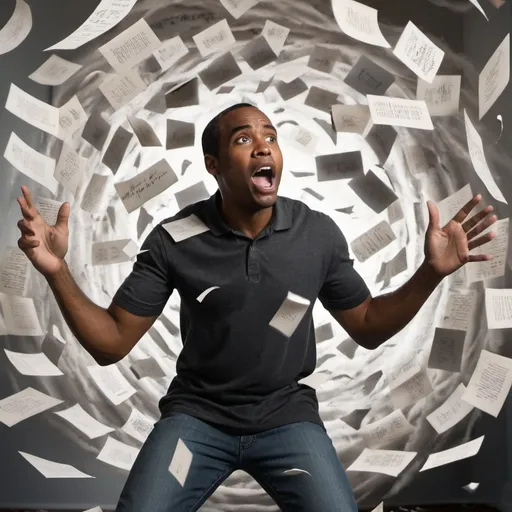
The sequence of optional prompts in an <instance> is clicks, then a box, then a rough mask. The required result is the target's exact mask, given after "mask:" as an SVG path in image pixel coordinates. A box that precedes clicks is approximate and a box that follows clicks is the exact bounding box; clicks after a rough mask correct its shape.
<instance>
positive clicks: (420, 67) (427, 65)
mask: <svg viewBox="0 0 512 512" xmlns="http://www.w3.org/2000/svg"><path fill="white" fill-rule="evenodd" d="M393 53H394V54H395V56H396V57H397V58H398V59H399V60H401V61H402V62H403V63H404V64H405V65H406V66H407V67H408V68H409V69H410V70H411V71H413V72H414V73H416V74H417V75H418V76H419V77H420V78H421V79H422V80H425V82H428V83H431V82H432V81H433V80H434V77H435V76H436V74H437V72H438V70H439V68H440V66H441V63H442V62H443V59H444V51H443V50H441V48H439V47H438V46H436V45H435V44H434V43H433V42H432V41H431V40H430V39H429V38H428V37H427V36H426V35H425V34H424V33H423V32H422V31H421V30H420V29H419V28H418V27H416V25H414V23H412V21H409V23H407V25H406V26H405V29H404V31H403V32H402V35H401V36H400V39H399V40H398V43H397V44H396V46H395V49H394V50H393Z"/></svg>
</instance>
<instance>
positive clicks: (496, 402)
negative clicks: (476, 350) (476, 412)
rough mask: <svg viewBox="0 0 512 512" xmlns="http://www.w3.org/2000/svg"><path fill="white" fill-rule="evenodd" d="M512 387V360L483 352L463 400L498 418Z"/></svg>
mask: <svg viewBox="0 0 512 512" xmlns="http://www.w3.org/2000/svg"><path fill="white" fill-rule="evenodd" d="M511 385H512V359H509V358H508V357H503V356H500V355H498V354H494V353H493V352H489V351H487V350H482V352H481V353H480V358H479V359H478V362H477V364H476V368H475V371H474V372H473V375H472V376H471V380H470V381H469V383H468V386H467V389H466V392H465V393H464V394H463V395H462V399H463V400H464V401H465V402H467V403H468V404H471V405H474V406H475V407H477V408H478V409H481V410H482V411H484V412H486V413H488V414H490V415H491V416H494V417H495V418H496V417H497V416H498V414H499V413H500V411H501V408H502V407H503V404H504V403H505V399H506V398H507V395H508V393H509V391H510V386H511Z"/></svg>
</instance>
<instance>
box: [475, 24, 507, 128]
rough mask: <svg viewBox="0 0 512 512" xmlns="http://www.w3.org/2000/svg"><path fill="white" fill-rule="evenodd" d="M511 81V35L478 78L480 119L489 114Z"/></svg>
mask: <svg viewBox="0 0 512 512" xmlns="http://www.w3.org/2000/svg"><path fill="white" fill-rule="evenodd" d="M509 80H510V34H507V35H506V37H505V39H503V41H502V42H501V44H500V45H499V46H498V48H497V49H496V51H495V52H494V54H493V55H492V57H491V58H490V59H489V60H488V62H487V64H486V65H485V66H484V68H483V69H482V71H481V73H480V76H479V77H478V112H479V118H480V119H482V117H484V116H485V114H487V112H488V111H489V109H490V108H491V107H492V106H493V105H494V103H495V102H496V100H497V99H498V98H499V97H500V96H501V93H502V92H503V91H504V90H505V87H507V84H508V82H509Z"/></svg>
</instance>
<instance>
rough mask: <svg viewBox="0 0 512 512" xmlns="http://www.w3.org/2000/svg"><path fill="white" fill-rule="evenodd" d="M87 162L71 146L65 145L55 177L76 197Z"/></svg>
mask: <svg viewBox="0 0 512 512" xmlns="http://www.w3.org/2000/svg"><path fill="white" fill-rule="evenodd" d="M87 162H88V161H87V159H86V158H82V157H80V156H78V153H76V151H75V150H74V149H73V148H72V147H71V146H70V145H68V144H66V143H64V144H63V145H62V151H61V153H60V157H59V159H58V161H57V166H56V167H55V171H54V173H53V176H54V178H55V179H56V180H57V181H58V182H59V183H60V184H61V185H62V186H63V187H64V188H65V189H66V190H67V191H68V192H71V194H73V195H74V196H76V193H77V189H78V186H79V185H80V183H81V182H82V180H83V177H84V173H85V170H86V168H87Z"/></svg>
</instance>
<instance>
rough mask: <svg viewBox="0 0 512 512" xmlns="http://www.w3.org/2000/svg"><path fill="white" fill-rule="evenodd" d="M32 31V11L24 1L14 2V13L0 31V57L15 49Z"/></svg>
mask: <svg viewBox="0 0 512 512" xmlns="http://www.w3.org/2000/svg"><path fill="white" fill-rule="evenodd" d="M31 30H32V11H31V10H30V6H29V5H28V4H27V3H26V2H25V1H24V0H16V5H15V7H14V12H13V13H12V16H11V17H10V18H9V20H8V21H7V23H6V24H5V25H4V26H3V27H2V28H1V29H0V55H3V54H5V53H9V52H10V51H12V50H14V49H15V48H17V47H18V46H19V45H20V44H21V43H22V42H23V41H25V39H26V38H27V36H28V35H29V34H30V31H31Z"/></svg>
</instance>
